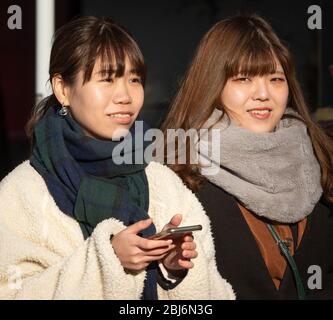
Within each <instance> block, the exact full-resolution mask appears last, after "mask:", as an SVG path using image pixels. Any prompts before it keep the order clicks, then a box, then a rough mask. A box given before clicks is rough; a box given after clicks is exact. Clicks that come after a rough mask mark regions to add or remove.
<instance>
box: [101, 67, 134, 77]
mask: <svg viewBox="0 0 333 320" xmlns="http://www.w3.org/2000/svg"><path fill="white" fill-rule="evenodd" d="M114 73H116V70H114V69H102V70H99V71H96V72H95V74H96V75H106V74H107V75H112V74H114ZM128 73H129V74H139V72H138V70H136V69H134V68H132V69H131V70H129V72H128Z"/></svg>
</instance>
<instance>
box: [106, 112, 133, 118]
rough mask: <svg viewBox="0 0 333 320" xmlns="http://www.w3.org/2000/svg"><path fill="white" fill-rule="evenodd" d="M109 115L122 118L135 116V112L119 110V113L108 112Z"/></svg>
mask: <svg viewBox="0 0 333 320" xmlns="http://www.w3.org/2000/svg"><path fill="white" fill-rule="evenodd" d="M108 116H109V117H111V118H121V119H124V118H130V117H132V116H133V112H118V113H111V114H108Z"/></svg>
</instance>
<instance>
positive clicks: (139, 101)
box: [132, 88, 144, 112]
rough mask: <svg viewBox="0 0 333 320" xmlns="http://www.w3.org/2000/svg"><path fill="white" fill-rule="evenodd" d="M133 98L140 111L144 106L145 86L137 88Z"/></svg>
mask: <svg viewBox="0 0 333 320" xmlns="http://www.w3.org/2000/svg"><path fill="white" fill-rule="evenodd" d="M132 99H133V104H134V105H135V108H136V109H137V111H138V112H139V111H140V110H141V108H142V106H143V102H144V90H143V88H141V89H137V90H135V91H134V92H132Z"/></svg>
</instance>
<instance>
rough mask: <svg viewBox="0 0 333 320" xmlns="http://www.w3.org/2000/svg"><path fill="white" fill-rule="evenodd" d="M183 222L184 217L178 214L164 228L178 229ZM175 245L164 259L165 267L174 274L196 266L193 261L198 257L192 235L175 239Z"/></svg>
mask: <svg viewBox="0 0 333 320" xmlns="http://www.w3.org/2000/svg"><path fill="white" fill-rule="evenodd" d="M181 221H182V216H181V215H180V214H176V215H174V216H173V217H172V219H171V220H170V222H169V223H168V224H167V225H166V226H165V227H164V228H163V230H164V229H169V228H174V227H178V226H179V225H180V223H181ZM173 244H174V245H176V247H175V248H174V249H172V250H170V252H169V253H168V254H167V255H166V256H165V257H164V258H163V260H162V262H163V265H164V267H165V268H166V269H167V270H168V271H170V272H172V271H178V270H182V269H191V268H193V266H194V264H193V262H192V261H191V259H194V258H196V257H197V256H198V253H197V251H196V250H195V249H196V244H195V242H194V240H193V236H192V234H191V233H188V234H186V235H184V236H182V237H179V238H175V239H173Z"/></svg>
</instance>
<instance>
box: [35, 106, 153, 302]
mask: <svg viewBox="0 0 333 320" xmlns="http://www.w3.org/2000/svg"><path fill="white" fill-rule="evenodd" d="M58 111H59V107H58V106H52V107H50V108H49V109H48V110H47V112H46V114H45V115H44V117H43V118H42V119H41V120H40V121H39V122H38V123H37V125H36V127H35V130H34V138H35V146H34V148H33V151H32V155H31V158H30V163H31V165H32V166H33V167H34V168H35V170H36V171H37V172H38V173H39V174H40V175H41V176H42V177H43V179H44V180H45V183H46V185H47V187H48V190H49V192H50V193H51V195H52V197H53V198H54V200H55V202H56V204H57V206H58V207H59V208H60V209H61V211H62V212H63V213H65V214H67V215H69V216H71V217H72V218H74V219H75V220H76V221H77V222H78V223H79V224H80V227H81V230H82V233H83V236H84V238H85V239H87V238H88V237H89V236H90V235H91V233H92V232H93V230H94V228H95V227H96V225H97V224H98V223H100V222H101V221H103V220H105V219H108V218H111V217H112V218H115V219H117V220H120V221H122V222H123V223H124V224H125V225H126V226H129V225H131V224H133V223H135V222H137V221H139V220H143V219H147V218H149V216H148V213H147V211H148V205H149V189H148V181H147V177H146V173H145V167H146V166H147V165H148V163H147V162H145V161H143V163H142V164H136V163H135V154H136V153H137V152H144V149H145V148H146V147H147V146H148V145H149V143H147V142H145V141H143V136H142V137H139V139H138V137H135V130H134V127H135V125H133V126H132V128H131V129H130V133H131V135H127V136H126V137H125V138H124V139H120V141H112V140H98V139H94V138H91V137H88V136H86V135H85V134H84V132H83V130H82V128H81V126H80V125H79V124H78V123H77V122H76V121H75V120H74V119H73V118H72V117H71V116H70V115H67V116H65V117H63V116H60V115H59V114H58ZM143 129H144V130H143V135H144V133H145V131H146V130H147V126H146V125H145V124H144V127H143ZM130 136H131V138H129V137H130ZM138 140H139V141H140V143H138V144H140V146H138V147H137V146H136V142H137V141H138ZM120 143H123V145H126V147H124V148H121V146H120V145H119V144H120ZM117 146H118V148H117ZM115 148H117V149H115ZM114 150H119V151H121V152H119V151H118V152H114ZM119 157H122V159H125V158H126V159H128V157H130V158H131V159H132V162H131V163H132V164H124V163H123V164H119ZM116 160H118V161H116ZM155 232H156V229H155V226H154V225H153V224H151V225H150V227H149V228H147V229H146V230H143V231H142V232H141V234H142V236H149V235H152V234H154V233H155ZM156 281H157V264H156V263H152V264H150V265H149V267H148V268H147V278H146V280H145V286H144V292H143V299H149V300H152V299H157V286H156Z"/></svg>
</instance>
